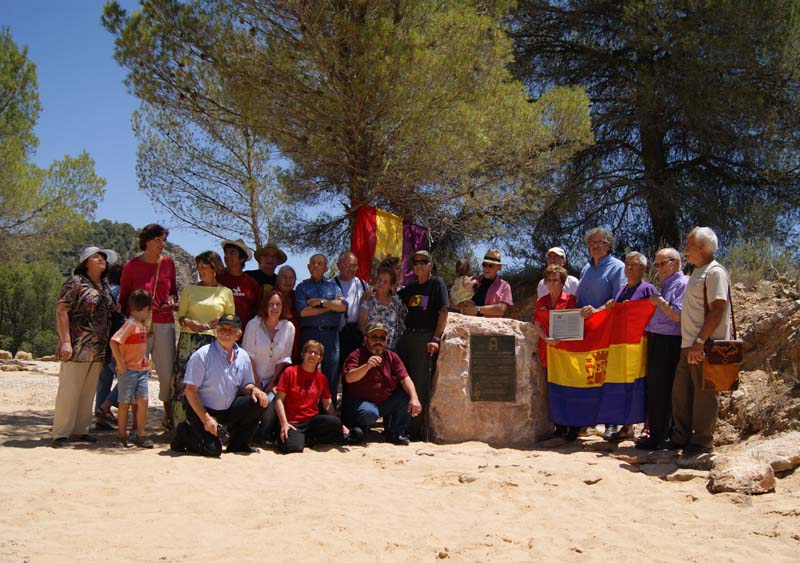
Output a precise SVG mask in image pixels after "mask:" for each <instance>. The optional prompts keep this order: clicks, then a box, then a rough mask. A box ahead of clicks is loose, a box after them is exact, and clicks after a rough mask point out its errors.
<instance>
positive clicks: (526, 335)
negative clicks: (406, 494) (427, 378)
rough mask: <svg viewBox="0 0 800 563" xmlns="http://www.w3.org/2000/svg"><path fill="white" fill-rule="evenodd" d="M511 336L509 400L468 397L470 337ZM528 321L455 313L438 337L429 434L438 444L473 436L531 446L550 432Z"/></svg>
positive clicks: (544, 390)
mask: <svg viewBox="0 0 800 563" xmlns="http://www.w3.org/2000/svg"><path fill="white" fill-rule="evenodd" d="M471 335H510V336H513V337H514V341H515V360H516V395H515V397H514V400H513V401H507V402H494V401H473V400H471V398H470V396H471V381H470V336H471ZM536 342H537V336H536V332H535V330H534V328H533V325H532V324H531V323H524V322H521V321H516V320H512V319H487V318H484V317H469V316H465V315H460V314H457V313H451V314H450V315H449V316H448V322H447V327H446V328H445V331H444V334H443V335H442V342H441V347H440V352H439V360H438V362H437V365H436V372H437V378H436V383H435V391H434V393H433V397H432V399H431V434H432V436H433V439H434V440H436V441H437V442H465V441H470V440H477V441H479V442H485V443H488V444H491V445H493V446H499V447H505V446H531V445H533V444H534V443H536V442H537V441H539V440H541V439H542V438H543V437H544V436H546V435H547V434H549V433H550V432H551V431H552V429H553V425H552V423H551V422H550V421H549V420H548V417H547V382H546V380H545V378H544V373H543V370H542V369H541V368H540V366H539V362H538V359H536V358H537V355H536Z"/></svg>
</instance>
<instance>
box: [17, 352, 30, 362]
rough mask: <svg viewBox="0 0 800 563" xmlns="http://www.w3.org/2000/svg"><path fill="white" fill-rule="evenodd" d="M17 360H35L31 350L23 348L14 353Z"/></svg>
mask: <svg viewBox="0 0 800 563" xmlns="http://www.w3.org/2000/svg"><path fill="white" fill-rule="evenodd" d="M14 359H15V360H21V361H23V362H30V361H32V360H33V354H31V353H30V352H23V351H22V350H17V353H16V354H15V355H14Z"/></svg>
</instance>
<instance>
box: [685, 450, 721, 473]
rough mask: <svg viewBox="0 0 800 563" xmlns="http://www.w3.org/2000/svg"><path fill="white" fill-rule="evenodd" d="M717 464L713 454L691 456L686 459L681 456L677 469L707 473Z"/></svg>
mask: <svg viewBox="0 0 800 563" xmlns="http://www.w3.org/2000/svg"><path fill="white" fill-rule="evenodd" d="M716 463H717V456H716V454H713V453H708V454H700V455H693V456H688V457H683V456H681V457H680V458H679V459H678V467H680V468H681V469H697V470H700V471H709V470H711V468H712V467H715V466H716Z"/></svg>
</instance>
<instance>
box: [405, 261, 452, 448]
mask: <svg viewBox="0 0 800 563" xmlns="http://www.w3.org/2000/svg"><path fill="white" fill-rule="evenodd" d="M411 264H412V265H413V267H414V275H415V276H416V277H417V281H416V282H414V283H411V284H409V285H407V286H405V287H404V288H403V289H401V290H400V291H399V292H398V295H399V296H400V300H401V301H402V302H403V303H404V304H405V305H406V307H407V308H408V314H407V315H406V329H405V332H404V333H403V336H401V337H400V342H399V343H398V345H397V350H398V353H399V354H400V358H401V359H402V360H403V364H404V365H405V366H406V369H407V370H408V374H409V376H410V377H411V380H412V381H413V382H414V387H415V388H416V389H417V396H418V397H419V400H420V403H422V407H423V409H424V413H423V415H422V416H417V417H415V418H414V419H413V420H412V421H411V425H410V427H409V435H410V436H411V437H412V438H414V439H420V438H423V437H424V435H423V433H422V429H423V427H427V425H428V421H427V408H428V405H429V404H430V389H431V384H432V381H431V379H432V378H433V366H434V365H435V362H434V357H435V356H436V354H438V353H439V342H440V340H441V338H442V333H443V332H444V327H445V325H446V324H447V306H448V303H449V298H448V294H447V286H446V285H445V283H444V281H443V280H442V278H440V277H438V276H433V275H431V274H432V272H433V258H432V256H431V253H430V252H428V251H427V250H418V251H417V252H415V253H414V256H412V257H411Z"/></svg>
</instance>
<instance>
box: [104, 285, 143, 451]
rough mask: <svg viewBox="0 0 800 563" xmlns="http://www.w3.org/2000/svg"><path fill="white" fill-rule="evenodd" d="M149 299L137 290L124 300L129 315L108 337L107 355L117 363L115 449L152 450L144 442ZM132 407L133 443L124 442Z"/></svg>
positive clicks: (141, 290) (126, 437)
mask: <svg viewBox="0 0 800 563" xmlns="http://www.w3.org/2000/svg"><path fill="white" fill-rule="evenodd" d="M152 305H153V298H152V297H151V295H150V293H148V292H147V291H146V290H144V289H137V290H136V291H134V292H132V293H131V294H130V297H129V298H128V309H129V310H130V313H131V316H130V317H128V320H126V321H125V324H124V325H122V328H120V329H119V330H118V331H117V332H116V333H115V334H114V336H112V337H111V352H112V353H113V354H114V359H115V360H116V362H117V379H118V382H117V390H118V392H119V410H118V412H117V429H118V430H119V442H118V444H119V446H120V447H123V448H130V447H132V446H133V445H136V446H139V447H140V448H152V447H153V442H152V441H151V440H148V439H145V437H144V427H145V421H146V420H147V397H148V393H147V378H148V376H149V375H150V364H149V363H148V361H147V358H146V357H145V356H146V352H147V329H146V328H145V324H144V323H145V321H146V320H147V319H148V318H149V316H150V311H151V309H152ZM134 400H135V404H136V408H135V409H134V414H135V416H136V423H135V424H134V426H135V427H136V438H135V439H134V440H133V444H130V443H129V442H128V436H127V434H126V432H127V431H128V406H129V405H131V404H132V403H134Z"/></svg>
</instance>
